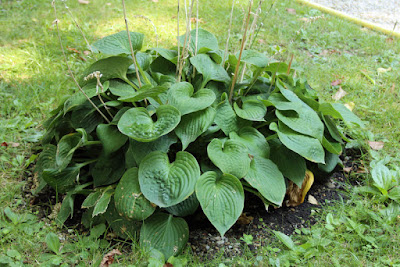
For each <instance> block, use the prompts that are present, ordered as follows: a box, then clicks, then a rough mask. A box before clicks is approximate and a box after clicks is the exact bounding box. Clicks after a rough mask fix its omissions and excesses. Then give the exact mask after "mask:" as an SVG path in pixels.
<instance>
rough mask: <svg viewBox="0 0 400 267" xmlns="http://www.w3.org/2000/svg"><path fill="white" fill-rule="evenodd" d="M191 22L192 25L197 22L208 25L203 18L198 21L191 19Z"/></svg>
mask: <svg viewBox="0 0 400 267" xmlns="http://www.w3.org/2000/svg"><path fill="white" fill-rule="evenodd" d="M190 22H192V23H196V22H199V23H206V22H205V21H204V20H203V19H202V18H199V19H197V18H190Z"/></svg>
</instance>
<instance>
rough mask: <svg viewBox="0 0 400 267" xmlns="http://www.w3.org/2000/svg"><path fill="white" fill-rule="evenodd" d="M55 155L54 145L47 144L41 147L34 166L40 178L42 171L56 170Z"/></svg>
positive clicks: (55, 148)
mask: <svg viewBox="0 0 400 267" xmlns="http://www.w3.org/2000/svg"><path fill="white" fill-rule="evenodd" d="M56 153H57V147H56V146H55V145H52V144H47V145H45V146H44V147H43V150H42V152H41V153H40V155H39V157H38V159H37V162H36V166H35V171H36V172H38V174H39V176H40V177H41V176H42V172H43V170H44V169H55V168H56V166H57V165H56Z"/></svg>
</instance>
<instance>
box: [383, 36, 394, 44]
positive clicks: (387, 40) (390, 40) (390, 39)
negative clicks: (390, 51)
mask: <svg viewBox="0 0 400 267" xmlns="http://www.w3.org/2000/svg"><path fill="white" fill-rule="evenodd" d="M385 41H386V43H388V44H391V43H393V41H394V39H393V38H392V37H388V38H386V40H385Z"/></svg>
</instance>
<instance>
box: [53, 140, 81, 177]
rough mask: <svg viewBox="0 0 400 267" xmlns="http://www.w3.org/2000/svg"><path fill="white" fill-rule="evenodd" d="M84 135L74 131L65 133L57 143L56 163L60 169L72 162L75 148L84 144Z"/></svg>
mask: <svg viewBox="0 0 400 267" xmlns="http://www.w3.org/2000/svg"><path fill="white" fill-rule="evenodd" d="M82 143H83V142H82V135H80V134H79V133H72V134H67V135H64V136H63V137H62V138H61V140H60V141H59V142H58V144H57V153H56V163H57V166H58V168H59V169H60V170H63V169H65V168H66V167H67V166H68V164H69V163H70V162H71V159H72V156H73V155H74V152H75V150H77V149H78V148H79V147H81V146H82Z"/></svg>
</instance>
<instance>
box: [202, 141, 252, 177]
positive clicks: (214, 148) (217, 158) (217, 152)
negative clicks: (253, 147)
mask: <svg viewBox="0 0 400 267" xmlns="http://www.w3.org/2000/svg"><path fill="white" fill-rule="evenodd" d="M207 154H208V157H209V158H210V160H211V161H212V162H213V163H214V164H215V166H217V167H218V168H219V169H220V170H221V171H222V172H223V173H229V174H232V175H234V176H236V177H238V178H242V177H244V176H245V175H246V174H247V172H248V171H249V168H250V157H249V152H248V149H247V147H246V146H245V145H244V144H243V143H241V142H238V141H236V140H227V141H225V143H223V142H222V141H221V140H220V139H217V138H214V139H213V140H212V141H211V142H210V143H209V144H208V146H207Z"/></svg>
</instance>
